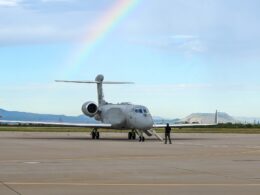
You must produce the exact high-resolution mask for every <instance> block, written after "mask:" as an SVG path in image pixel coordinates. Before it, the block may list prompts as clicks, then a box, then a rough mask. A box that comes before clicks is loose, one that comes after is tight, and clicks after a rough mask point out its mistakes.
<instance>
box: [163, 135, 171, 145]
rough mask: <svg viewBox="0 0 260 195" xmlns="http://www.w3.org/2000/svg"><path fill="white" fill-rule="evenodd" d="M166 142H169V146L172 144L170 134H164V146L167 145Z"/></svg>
mask: <svg viewBox="0 0 260 195" xmlns="http://www.w3.org/2000/svg"><path fill="white" fill-rule="evenodd" d="M167 140H169V143H170V144H171V143H172V140H171V134H170V133H165V144H167Z"/></svg>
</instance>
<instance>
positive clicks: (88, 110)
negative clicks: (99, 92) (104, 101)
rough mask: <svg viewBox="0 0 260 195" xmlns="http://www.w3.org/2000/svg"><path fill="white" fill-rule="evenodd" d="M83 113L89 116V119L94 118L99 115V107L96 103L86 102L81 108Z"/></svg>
mask: <svg viewBox="0 0 260 195" xmlns="http://www.w3.org/2000/svg"><path fill="white" fill-rule="evenodd" d="M81 110H82V112H83V113H84V114H85V115H87V116H89V117H93V116H95V115H96V114H97V112H98V106H97V104H96V103H95V102H91V101H89V102H86V103H84V104H83V105H82V108H81Z"/></svg>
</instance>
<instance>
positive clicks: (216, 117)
mask: <svg viewBox="0 0 260 195" xmlns="http://www.w3.org/2000/svg"><path fill="white" fill-rule="evenodd" d="M216 125H218V111H217V110H216V113H215V121H214V123H211V124H203V123H202V124H199V123H198V124H193V123H192V124H191V123H188V124H186V123H185V124H169V126H170V127H173V128H174V127H176V128H184V127H205V126H216ZM165 127H166V124H154V125H153V128H165Z"/></svg>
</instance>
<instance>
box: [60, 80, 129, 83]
mask: <svg viewBox="0 0 260 195" xmlns="http://www.w3.org/2000/svg"><path fill="white" fill-rule="evenodd" d="M55 81H56V82H64V83H95V84H99V83H102V84H134V83H133V82H116V81H104V82H103V81H67V80H55Z"/></svg>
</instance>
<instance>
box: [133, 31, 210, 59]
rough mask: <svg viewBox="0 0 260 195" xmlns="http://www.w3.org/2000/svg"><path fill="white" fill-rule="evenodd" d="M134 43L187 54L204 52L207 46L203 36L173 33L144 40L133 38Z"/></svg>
mask: <svg viewBox="0 0 260 195" xmlns="http://www.w3.org/2000/svg"><path fill="white" fill-rule="evenodd" d="M132 42H134V43H138V44H143V45H146V46H148V47H152V48H157V49H161V50H168V51H173V52H181V53H185V54H192V53H203V52H205V51H207V46H206V44H205V43H203V42H202V40H201V38H200V37H198V36H195V35H182V34H180V35H178V34H177V35H172V36H166V37H153V38H149V39H143V40H138V39H136V40H132Z"/></svg>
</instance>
